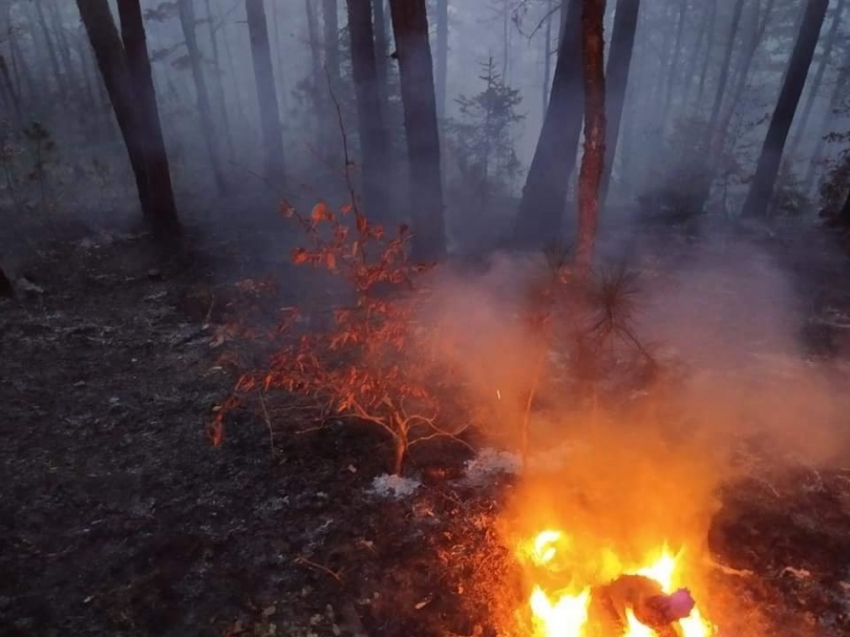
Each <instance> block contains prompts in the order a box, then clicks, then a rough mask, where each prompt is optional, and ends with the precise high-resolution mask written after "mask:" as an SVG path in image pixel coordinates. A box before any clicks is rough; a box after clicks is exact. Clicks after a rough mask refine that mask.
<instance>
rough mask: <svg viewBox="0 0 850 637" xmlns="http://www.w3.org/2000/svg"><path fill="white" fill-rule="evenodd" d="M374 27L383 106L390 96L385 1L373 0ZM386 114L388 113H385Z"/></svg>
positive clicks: (379, 88)
mask: <svg viewBox="0 0 850 637" xmlns="http://www.w3.org/2000/svg"><path fill="white" fill-rule="evenodd" d="M372 12H373V25H374V31H375V63H376V64H377V67H378V92H379V95H380V96H381V104H382V105H386V103H387V98H388V95H389V92H388V89H387V86H388V84H389V75H388V73H389V64H388V63H387V60H388V59H389V55H390V50H389V44H388V43H387V16H386V12H385V11H384V0H372ZM385 114H386V111H385Z"/></svg>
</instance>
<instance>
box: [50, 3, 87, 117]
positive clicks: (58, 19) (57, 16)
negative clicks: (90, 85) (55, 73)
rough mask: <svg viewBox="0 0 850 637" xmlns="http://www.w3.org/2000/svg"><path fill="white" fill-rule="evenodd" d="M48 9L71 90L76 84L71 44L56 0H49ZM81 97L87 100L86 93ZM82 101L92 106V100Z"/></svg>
mask: <svg viewBox="0 0 850 637" xmlns="http://www.w3.org/2000/svg"><path fill="white" fill-rule="evenodd" d="M48 11H50V19H51V21H52V22H53V29H54V31H55V33H56V46H57V48H58V49H59V59H60V60H61V61H62V66H63V67H64V68H65V77H66V78H67V85H68V87H69V88H70V89H71V90H73V89H74V88H75V87H76V86H77V74H76V72H75V70H74V63H73V60H72V58H71V45H70V43H69V42H68V35H67V33H66V32H65V26H64V25H63V24H62V14H61V13H60V12H59V7H58V6H57V4H56V0H49V2H48ZM83 99H84V100H87V99H88V95H86V94H84V95H83ZM84 103H85V107H86V108H91V107H92V106H93V102H92V103H91V104H89V103H88V102H85V101H84Z"/></svg>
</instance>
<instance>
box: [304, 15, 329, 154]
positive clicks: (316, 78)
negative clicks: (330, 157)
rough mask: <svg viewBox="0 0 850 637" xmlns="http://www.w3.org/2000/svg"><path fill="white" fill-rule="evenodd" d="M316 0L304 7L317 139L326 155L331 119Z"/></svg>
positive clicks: (321, 152) (320, 149) (320, 148)
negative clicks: (325, 90)
mask: <svg viewBox="0 0 850 637" xmlns="http://www.w3.org/2000/svg"><path fill="white" fill-rule="evenodd" d="M313 1H314V0H304V8H305V9H306V11H307V34H308V38H309V41H310V62H311V65H312V71H313V73H312V74H313V81H312V82H311V83H310V84H311V88H312V91H311V92H312V98H313V112H314V114H315V116H316V119H315V124H316V131H315V139H316V143H317V144H318V146H319V151H320V154H321V155H325V154H326V152H327V150H328V148H329V147H330V141H329V132H328V131H329V125H330V124H329V121H328V117H327V108H326V104H327V102H326V101H325V98H324V91H323V90H322V86H324V84H325V81H326V80H325V75H324V73H322V54H321V46H320V44H319V26H318V24H317V19H316V8H315V5H314V4H313Z"/></svg>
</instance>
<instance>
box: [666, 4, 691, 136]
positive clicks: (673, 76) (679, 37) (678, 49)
mask: <svg viewBox="0 0 850 637" xmlns="http://www.w3.org/2000/svg"><path fill="white" fill-rule="evenodd" d="M686 13H687V0H680V3H679V20H678V26H677V27H676V43H675V44H674V45H673V59H672V60H671V62H670V68H669V71H668V73H667V88H666V91H665V97H664V108H663V109H662V115H661V122H662V130H666V129H667V128H668V126H667V122H668V121H669V119H668V115H669V114H670V106H671V104H672V103H673V89H674V88H675V86H676V80H677V79H678V78H679V67H680V64H679V62H680V61H681V58H682V44H683V41H684V40H683V36H684V34H685V15H686Z"/></svg>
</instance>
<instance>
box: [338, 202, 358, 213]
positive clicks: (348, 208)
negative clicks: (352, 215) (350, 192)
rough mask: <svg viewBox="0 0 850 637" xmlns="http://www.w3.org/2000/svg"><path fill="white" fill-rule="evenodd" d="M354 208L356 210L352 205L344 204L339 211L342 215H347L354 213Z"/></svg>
mask: <svg viewBox="0 0 850 637" xmlns="http://www.w3.org/2000/svg"><path fill="white" fill-rule="evenodd" d="M353 208H354V206H352V205H351V204H350V203H347V204H344V205H343V206H342V207H341V208H340V209H339V211H340V212H341V213H342V214H344V215H347V214H348V213H349V212H351V211H352V209H353Z"/></svg>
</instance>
